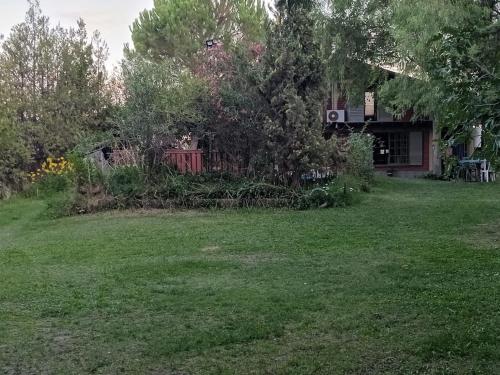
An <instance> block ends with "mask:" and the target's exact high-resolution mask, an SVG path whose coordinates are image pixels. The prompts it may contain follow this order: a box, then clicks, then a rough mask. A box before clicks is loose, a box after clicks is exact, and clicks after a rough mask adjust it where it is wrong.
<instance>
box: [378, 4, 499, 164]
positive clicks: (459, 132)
mask: <svg viewBox="0 0 500 375" xmlns="http://www.w3.org/2000/svg"><path fill="white" fill-rule="evenodd" d="M393 9H394V13H393V16H392V21H391V22H392V30H393V35H394V38H395V42H396V52H397V54H398V60H399V61H400V64H399V67H400V69H401V70H402V71H403V72H404V74H403V75H401V76H399V77H398V78H397V79H395V80H393V81H390V82H387V83H386V84H385V85H384V86H383V88H382V96H383V98H384V99H385V101H386V102H387V103H388V104H389V105H390V106H391V107H392V108H394V110H395V112H396V113H398V112H399V113H401V112H403V111H405V110H406V109H407V108H408V107H409V105H410V104H413V107H414V109H415V116H422V115H431V116H433V117H434V118H435V120H436V121H437V122H438V124H439V125H440V127H441V128H442V129H443V130H445V131H446V132H447V137H446V138H447V139H448V140H450V141H452V140H453V139H459V140H462V141H463V140H466V139H467V138H468V137H470V135H471V133H472V131H473V129H474V128H475V127H477V126H478V125H481V126H482V129H483V147H482V152H483V154H484V156H486V157H487V158H489V159H490V160H492V161H494V160H495V159H497V158H498V157H499V155H500V152H499V150H500V48H499V47H500V23H499V14H500V13H499V1H497V0H473V1H470V0H458V1H455V0H454V1H452V0H431V1H430V0H425V1H424V0H417V1H415V0H411V1H409V0H394V1H393Z"/></svg>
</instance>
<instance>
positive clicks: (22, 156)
mask: <svg viewBox="0 0 500 375" xmlns="http://www.w3.org/2000/svg"><path fill="white" fill-rule="evenodd" d="M30 154H31V153H30V150H29V148H28V145H27V143H26V141H25V139H24V138H23V135H22V134H21V132H20V131H19V128H18V127H17V126H16V124H15V121H14V120H13V119H12V117H11V116H10V115H9V114H8V112H7V111H6V108H4V106H1V108H0V199H2V198H6V197H8V196H9V195H10V192H11V191H12V190H20V189H21V188H22V186H23V184H24V182H25V177H26V175H25V173H24V171H25V170H26V168H27V166H28V164H29V162H30Z"/></svg>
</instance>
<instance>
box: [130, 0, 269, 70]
mask: <svg viewBox="0 0 500 375" xmlns="http://www.w3.org/2000/svg"><path fill="white" fill-rule="evenodd" d="M266 20H267V12H266V9H265V6H264V3H263V1H261V0H155V2H154V8H153V9H151V10H145V11H143V12H142V13H141V14H140V16H139V18H138V19H137V20H136V21H135V22H134V24H133V25H132V28H131V29H132V39H133V41H134V46H135V48H136V50H137V51H138V52H139V53H141V54H142V55H143V56H145V57H148V58H153V59H156V60H157V59H161V58H165V57H169V58H175V59H177V60H179V61H182V62H183V63H187V64H190V63H192V60H191V59H192V57H193V56H194V55H195V54H196V53H197V52H199V51H200V50H201V49H203V48H204V47H205V42H206V41H207V40H211V39H215V40H217V41H218V42H222V43H223V44H224V45H225V46H226V47H228V48H229V47H230V46H231V45H233V44H234V43H243V42H247V41H248V42H254V41H259V40H262V39H263V37H264V26H265V22H266Z"/></svg>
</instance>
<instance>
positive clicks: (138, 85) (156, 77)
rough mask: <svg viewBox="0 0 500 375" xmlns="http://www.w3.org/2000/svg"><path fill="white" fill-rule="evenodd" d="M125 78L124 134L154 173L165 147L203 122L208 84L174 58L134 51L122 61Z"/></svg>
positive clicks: (145, 165)
mask: <svg viewBox="0 0 500 375" xmlns="http://www.w3.org/2000/svg"><path fill="white" fill-rule="evenodd" d="M122 81H123V85H124V88H125V90H124V103H123V106H122V108H121V112H120V118H119V128H120V132H121V137H122V140H123V142H124V143H125V144H126V145H127V146H132V147H135V148H137V150H138V151H139V153H140V156H141V157H142V158H143V160H144V167H145V171H146V172H147V173H149V174H151V173H153V170H154V168H155V167H156V166H157V165H158V164H159V163H160V162H161V161H162V157H163V152H164V150H165V148H167V147H171V146H172V145H173V144H174V143H175V142H176V140H178V139H180V138H181V137H182V136H186V135H188V134H189V133H190V132H197V130H198V129H199V127H201V126H203V124H204V120H205V114H206V113H207V108H208V105H207V106H205V101H206V98H207V97H208V93H207V92H206V86H204V85H202V84H201V83H200V82H199V80H197V79H196V78H195V77H193V76H192V74H191V73H189V72H186V71H184V70H182V69H179V67H178V66H176V65H175V63H174V62H173V61H172V60H165V61H162V62H153V61H150V60H147V59H145V58H143V57H142V56H140V55H138V54H137V53H135V52H133V51H127V52H126V58H125V59H124V60H123V62H122Z"/></svg>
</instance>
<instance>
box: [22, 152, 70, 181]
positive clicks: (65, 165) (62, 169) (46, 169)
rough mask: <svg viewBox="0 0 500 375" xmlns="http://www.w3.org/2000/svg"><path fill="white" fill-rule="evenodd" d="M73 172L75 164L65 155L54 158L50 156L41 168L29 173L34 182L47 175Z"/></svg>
mask: <svg viewBox="0 0 500 375" xmlns="http://www.w3.org/2000/svg"><path fill="white" fill-rule="evenodd" d="M71 172H73V165H72V163H71V162H70V161H69V160H66V159H65V158H64V156H61V157H60V158H53V157H51V156H49V157H48V158H47V160H45V161H44V162H43V163H42V165H41V166H40V168H38V169H37V170H35V171H33V172H31V173H30V174H29V176H30V180H31V182H32V183H35V182H37V181H40V180H42V179H44V178H45V177H47V176H61V175H65V174H69V173H71Z"/></svg>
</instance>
